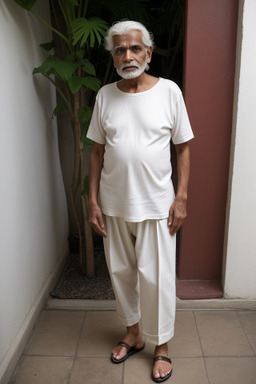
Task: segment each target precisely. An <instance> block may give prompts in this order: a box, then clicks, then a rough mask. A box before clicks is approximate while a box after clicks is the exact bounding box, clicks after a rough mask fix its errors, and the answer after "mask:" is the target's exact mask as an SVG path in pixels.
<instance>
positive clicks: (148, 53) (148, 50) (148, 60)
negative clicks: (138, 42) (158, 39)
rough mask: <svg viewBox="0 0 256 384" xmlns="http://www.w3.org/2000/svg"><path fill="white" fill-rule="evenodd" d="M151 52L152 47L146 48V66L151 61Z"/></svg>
mask: <svg viewBox="0 0 256 384" xmlns="http://www.w3.org/2000/svg"><path fill="white" fill-rule="evenodd" d="M152 52H153V48H152V47H148V48H147V55H148V57H147V63H148V64H149V63H150V61H151V59H152Z"/></svg>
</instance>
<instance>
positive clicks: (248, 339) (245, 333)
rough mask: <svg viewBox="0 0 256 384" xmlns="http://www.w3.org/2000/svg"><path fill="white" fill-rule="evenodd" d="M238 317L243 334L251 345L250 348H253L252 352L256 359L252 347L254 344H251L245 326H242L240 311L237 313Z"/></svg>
mask: <svg viewBox="0 0 256 384" xmlns="http://www.w3.org/2000/svg"><path fill="white" fill-rule="evenodd" d="M236 317H237V319H238V321H239V324H240V325H241V328H242V331H243V334H244V335H245V338H246V340H247V342H248V344H249V345H250V347H251V350H252V353H253V356H254V357H255V356H256V353H255V351H254V348H253V345H252V343H251V342H250V340H249V337H248V335H247V333H246V332H245V329H244V326H243V324H242V321H241V319H240V316H239V311H238V312H236Z"/></svg>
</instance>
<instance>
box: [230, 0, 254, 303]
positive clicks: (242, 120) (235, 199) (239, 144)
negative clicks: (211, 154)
mask: <svg viewBox="0 0 256 384" xmlns="http://www.w3.org/2000/svg"><path fill="white" fill-rule="evenodd" d="M239 3H240V13H239V25H238V46H237V47H238V49H237V73H236V86H235V104H234V120H233V137H232V148H231V152H232V157H231V170H230V174H231V179H230V190H229V195H230V199H229V202H228V215H227V226H226V227H227V230H226V261H225V263H226V266H225V268H226V269H225V271H226V273H225V277H224V294H225V297H226V298H242V299H256V72H255V68H256V23H255V20H256V1H255V0H240V2H239Z"/></svg>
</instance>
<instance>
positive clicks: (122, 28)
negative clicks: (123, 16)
mask: <svg viewBox="0 0 256 384" xmlns="http://www.w3.org/2000/svg"><path fill="white" fill-rule="evenodd" d="M130 30H136V31H140V32H141V34H142V42H143V44H144V45H145V46H146V47H152V48H154V41H153V34H152V33H151V32H149V31H148V30H147V28H146V27H145V26H144V25H143V24H141V23H139V22H138V21H131V20H128V21H118V22H117V23H115V24H113V25H112V27H110V28H109V30H108V32H107V35H106V37H105V48H106V49H107V50H108V51H112V50H113V36H115V35H118V36H120V35H126V34H127V33H128V32H129V31H130Z"/></svg>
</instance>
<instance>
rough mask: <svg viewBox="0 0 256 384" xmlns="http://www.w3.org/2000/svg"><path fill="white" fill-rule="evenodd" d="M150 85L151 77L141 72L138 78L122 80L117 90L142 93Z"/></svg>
mask: <svg viewBox="0 0 256 384" xmlns="http://www.w3.org/2000/svg"><path fill="white" fill-rule="evenodd" d="M153 79H154V78H153ZM151 84H152V76H150V75H148V74H146V73H145V72H143V73H142V74H141V75H140V76H139V77H136V78H134V79H122V80H120V81H119V83H118V88H119V89H121V91H124V92H129V93H137V92H142V91H144V90H146V89H148V87H150V86H151Z"/></svg>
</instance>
